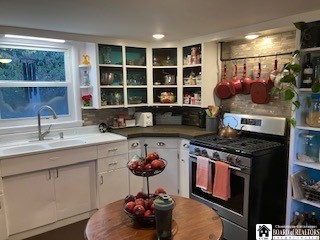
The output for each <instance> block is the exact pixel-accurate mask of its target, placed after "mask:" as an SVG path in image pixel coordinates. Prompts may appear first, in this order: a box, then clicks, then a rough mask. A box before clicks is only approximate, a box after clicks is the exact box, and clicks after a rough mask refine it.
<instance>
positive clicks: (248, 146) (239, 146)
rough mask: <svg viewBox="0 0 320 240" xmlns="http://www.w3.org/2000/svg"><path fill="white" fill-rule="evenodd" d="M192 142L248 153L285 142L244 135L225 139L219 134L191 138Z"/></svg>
mask: <svg viewBox="0 0 320 240" xmlns="http://www.w3.org/2000/svg"><path fill="white" fill-rule="evenodd" d="M190 144H193V145H197V146H201V147H205V148H209V149H216V150H221V151H226V152H229V153H243V154H247V155H256V154H258V153H261V152H265V151H270V150H272V149H274V148H276V147H280V146H283V144H281V143H279V142H274V141H268V140H264V139H258V138H252V137H244V136H239V137H237V138H235V139H225V138H220V137H219V136H217V135H210V136H204V137H198V138H194V139H191V141H190Z"/></svg>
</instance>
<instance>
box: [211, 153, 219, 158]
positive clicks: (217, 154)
mask: <svg viewBox="0 0 320 240" xmlns="http://www.w3.org/2000/svg"><path fill="white" fill-rule="evenodd" d="M212 157H213V159H220V155H219V153H218V152H213V154H212Z"/></svg>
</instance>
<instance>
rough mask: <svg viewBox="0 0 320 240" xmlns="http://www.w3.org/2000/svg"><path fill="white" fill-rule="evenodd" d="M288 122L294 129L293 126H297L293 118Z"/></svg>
mask: <svg viewBox="0 0 320 240" xmlns="http://www.w3.org/2000/svg"><path fill="white" fill-rule="evenodd" d="M289 122H290V124H291V125H292V126H293V127H295V126H296V124H297V122H296V119H295V118H291V119H290V121H289Z"/></svg>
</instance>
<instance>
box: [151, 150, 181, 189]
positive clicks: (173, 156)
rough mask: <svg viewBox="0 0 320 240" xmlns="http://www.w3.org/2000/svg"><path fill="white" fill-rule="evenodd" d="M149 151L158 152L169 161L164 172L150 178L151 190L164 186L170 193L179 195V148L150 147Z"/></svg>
mask: <svg viewBox="0 0 320 240" xmlns="http://www.w3.org/2000/svg"><path fill="white" fill-rule="evenodd" d="M148 152H157V153H158V154H159V156H160V157H161V158H163V159H165V160H166V161H167V166H166V168H165V169H164V170H163V172H162V173H160V174H158V175H156V176H153V177H150V178H149V188H150V192H154V191H155V190H156V189H157V188H158V187H162V188H163V189H164V190H166V192H167V193H168V194H173V195H178V175H179V172H178V150H177V149H174V148H172V149H166V148H163V149H159V148H158V149H157V148H148Z"/></svg>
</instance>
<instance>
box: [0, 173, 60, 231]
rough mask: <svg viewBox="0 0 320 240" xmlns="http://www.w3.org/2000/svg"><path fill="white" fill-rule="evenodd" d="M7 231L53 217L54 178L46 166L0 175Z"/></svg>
mask: <svg viewBox="0 0 320 240" xmlns="http://www.w3.org/2000/svg"><path fill="white" fill-rule="evenodd" d="M3 187H4V200H5V205H6V216H7V221H8V222H7V224H8V232H9V235H12V234H15V233H19V232H22V231H25V230H29V229H32V228H36V227H39V226H43V225H46V224H49V223H53V222H55V221H56V203H55V196H54V180H53V176H52V174H51V172H50V171H49V170H46V171H39V172H32V173H28V174H21V175H17V176H12V177H6V178H4V179H3Z"/></svg>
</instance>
